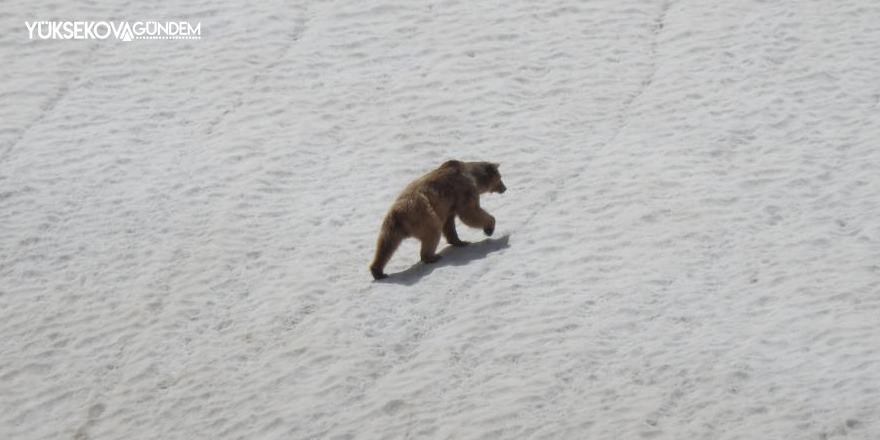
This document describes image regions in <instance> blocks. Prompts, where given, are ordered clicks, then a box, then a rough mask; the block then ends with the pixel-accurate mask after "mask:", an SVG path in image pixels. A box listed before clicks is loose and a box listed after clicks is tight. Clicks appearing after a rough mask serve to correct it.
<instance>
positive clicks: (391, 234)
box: [370, 228, 406, 280]
mask: <svg viewBox="0 0 880 440" xmlns="http://www.w3.org/2000/svg"><path fill="white" fill-rule="evenodd" d="M389 229H390V228H383V230H382V232H381V233H380V235H379V240H378V241H377V243H376V257H375V258H373V264H371V265H370V273H371V274H373V278H374V279H377V280H381V279H383V278H387V277H388V275H386V274H385V273H384V272H383V269H385V265H386V264H388V260H390V259H391V255H393V254H394V251H396V250H397V247H398V246H400V242H402V241H403V239H404V238H406V236H405V235H404V234H403V233H401V232H400V231H394V230H389Z"/></svg>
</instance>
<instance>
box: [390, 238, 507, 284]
mask: <svg viewBox="0 0 880 440" xmlns="http://www.w3.org/2000/svg"><path fill="white" fill-rule="evenodd" d="M508 247H510V235H509V234H508V235H504V236H501V237H498V238H487V239H485V240H482V241H477V242H473V243H471V244H469V245H467V246H464V247H455V246H446V247H445V248H443V250H441V251H440V252H438V253H437V254H438V255H440V256H441V257H442V258H440V261H438V262H436V263H432V264H425V263H422V262H421V261H419V262H418V263H416V264H413V265H412V266H410V267H409V268H408V269H406V270H403V271H400V272H397V273H391V274H388V278H385V279H382V280H379V281H378V282H380V283H394V284H403V285H407V286H411V285H413V284H415V283H417V282H418V281H419V280H421V279H422V278H423V277H425V276H427V275H428V274H430V273H431V272H433V271H435V270H436V269H439V268H441V267H445V266H462V265H465V264H467V263H469V262H471V261H475V260H480V259H483V258H486V257H487V256H488V255H489V254H491V253H492V252H497V251H500V250H502V249H506V248H508Z"/></svg>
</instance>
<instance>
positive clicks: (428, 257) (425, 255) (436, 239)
mask: <svg viewBox="0 0 880 440" xmlns="http://www.w3.org/2000/svg"><path fill="white" fill-rule="evenodd" d="M419 239H420V240H421V241H422V251H421V257H422V261H423V262H424V263H425V264H431V263H436V262H437V261H438V260H439V259H440V256H439V255H437V254H436V253H435V252H436V251H437V245H438V244H440V231H433V233H426V234H425V235H424V236H422V237H419Z"/></svg>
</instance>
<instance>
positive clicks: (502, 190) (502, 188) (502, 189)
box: [498, 183, 507, 194]
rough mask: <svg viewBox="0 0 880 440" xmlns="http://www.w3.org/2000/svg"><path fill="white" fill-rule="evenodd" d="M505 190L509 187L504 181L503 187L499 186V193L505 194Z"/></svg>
mask: <svg viewBox="0 0 880 440" xmlns="http://www.w3.org/2000/svg"><path fill="white" fill-rule="evenodd" d="M504 191H507V187H506V186H504V184H503V183H502V184H501V188H498V194H504Z"/></svg>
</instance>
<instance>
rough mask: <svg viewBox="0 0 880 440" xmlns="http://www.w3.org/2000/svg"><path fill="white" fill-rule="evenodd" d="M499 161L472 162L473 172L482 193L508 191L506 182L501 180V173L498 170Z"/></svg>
mask: <svg viewBox="0 0 880 440" xmlns="http://www.w3.org/2000/svg"><path fill="white" fill-rule="evenodd" d="M499 166H500V165H499V164H497V163H490V162H476V163H473V164H472V167H471V173H472V174H473V176H474V180H475V181H476V183H477V190H478V191H479V192H480V193H481V194H482V193H487V192H489V193H493V192H495V193H498V194H503V193H504V191H507V187H506V186H504V182H502V181H501V173H499V172H498V167H499Z"/></svg>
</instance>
